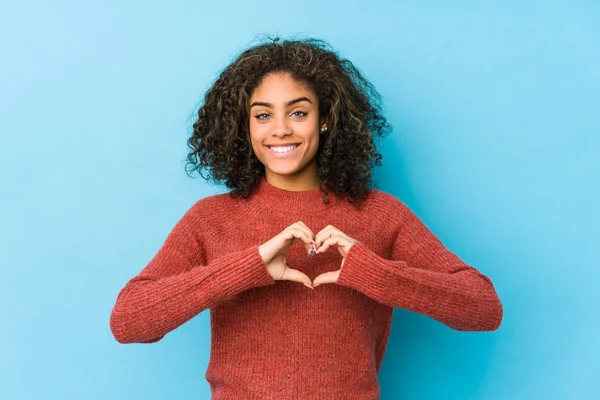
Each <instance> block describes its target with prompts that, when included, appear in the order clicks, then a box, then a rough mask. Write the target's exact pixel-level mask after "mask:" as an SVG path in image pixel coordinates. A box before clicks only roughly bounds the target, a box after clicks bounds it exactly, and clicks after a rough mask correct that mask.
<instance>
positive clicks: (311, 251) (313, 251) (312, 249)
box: [293, 221, 317, 256]
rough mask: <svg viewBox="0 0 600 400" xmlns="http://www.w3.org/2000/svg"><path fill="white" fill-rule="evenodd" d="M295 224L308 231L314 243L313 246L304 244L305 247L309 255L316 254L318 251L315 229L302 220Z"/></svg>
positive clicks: (309, 237)
mask: <svg viewBox="0 0 600 400" xmlns="http://www.w3.org/2000/svg"><path fill="white" fill-rule="evenodd" d="M293 226H298V227H300V229H302V230H303V231H304V232H306V234H307V236H308V239H309V240H310V241H311V243H312V246H304V247H305V248H306V250H307V251H308V254H309V255H311V256H313V255H315V254H316V252H317V243H316V242H315V240H314V237H315V234H314V233H313V231H312V230H311V229H310V228H309V227H308V226H306V224H305V223H304V222H302V221H298V222H296V223H295V224H294V225H293Z"/></svg>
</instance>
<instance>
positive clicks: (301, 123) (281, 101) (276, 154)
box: [249, 73, 322, 190]
mask: <svg viewBox="0 0 600 400" xmlns="http://www.w3.org/2000/svg"><path fill="white" fill-rule="evenodd" d="M249 115H250V121H249V127H250V139H251V141H252V149H253V150H254V154H256V157H257V158H258V159H259V160H260V162H261V163H262V164H263V165H264V166H265V175H266V179H267V182H269V183H270V184H272V185H274V186H277V187H280V188H283V189H287V190H309V189H316V188H318V187H319V183H318V177H317V160H316V157H315V155H316V154H317V150H318V148H319V135H320V133H319V129H320V127H321V126H322V125H321V124H320V122H321V121H320V119H319V102H318V99H317V96H316V95H315V94H314V93H313V92H312V91H310V90H309V89H308V88H307V87H306V85H304V84H302V83H300V82H298V81H296V80H294V79H293V78H292V77H291V76H290V75H289V74H287V73H272V74H269V75H267V76H265V77H264V79H263V80H262V82H261V83H260V85H259V86H258V87H257V88H256V89H255V91H254V92H253V93H252V96H251V98H250V113H249Z"/></svg>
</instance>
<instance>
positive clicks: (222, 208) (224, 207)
mask: <svg viewBox="0 0 600 400" xmlns="http://www.w3.org/2000/svg"><path fill="white" fill-rule="evenodd" d="M239 206H240V202H239V200H238V199H233V198H232V197H231V196H230V195H229V193H219V194H213V195H210V196H206V197H203V198H201V199H199V200H197V201H196V202H195V203H194V204H193V205H192V206H191V207H190V209H189V212H191V213H193V214H201V215H205V216H210V215H213V216H214V215H221V214H223V213H231V212H232V211H233V212H235V208H237V207H239Z"/></svg>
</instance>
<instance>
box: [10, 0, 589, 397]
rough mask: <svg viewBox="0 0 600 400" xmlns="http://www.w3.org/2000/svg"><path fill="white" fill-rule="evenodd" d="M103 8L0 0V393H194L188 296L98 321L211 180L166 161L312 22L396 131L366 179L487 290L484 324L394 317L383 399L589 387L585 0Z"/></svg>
mask: <svg viewBox="0 0 600 400" xmlns="http://www.w3.org/2000/svg"><path fill="white" fill-rule="evenodd" d="M84 3H85V4H84ZM123 3H124V2H121V1H102V2H91V1H89V2H76V1H72V2H68V1H53V2H50V1H21V2H18V4H17V2H10V3H9V2H3V4H2V6H1V12H0V42H1V45H0V52H1V54H0V56H1V63H0V87H1V89H0V134H1V135H2V136H1V142H0V143H1V144H0V160H1V162H2V168H0V179H1V185H0V187H1V189H0V190H1V193H2V194H1V197H0V206H1V207H0V208H1V211H0V213H1V214H0V220H1V225H0V227H1V231H0V235H1V236H0V243H1V246H2V249H1V257H2V261H1V264H2V269H1V272H2V278H1V279H0V282H1V283H0V284H1V290H0V301H2V307H1V310H2V311H0V312H1V313H2V314H1V318H2V324H1V325H0V346H1V348H0V352H1V356H0V380H1V382H0V398H2V399H7V400H8V399H10V400H13V399H14V400H20V399H88V400H92V399H166V398H173V399H208V398H209V393H210V391H209V387H208V383H207V382H206V381H205V379H204V373H205V369H206V366H207V363H208V355H209V345H210V337H209V314H208V311H206V312H203V313H201V314H200V315H198V316H197V317H196V318H194V319H192V320H191V321H189V322H188V323H186V324H184V325H183V326H182V327H180V328H179V329H176V330H175V331H173V332H171V333H170V334H168V335H167V336H166V337H165V338H164V339H163V340H162V341H161V342H159V343H156V344H152V345H138V344H135V345H121V344H118V343H117V342H116V341H115V340H114V338H113V337H112V335H111V332H110V330H109V324H108V322H109V315H110V311H111V309H112V306H113V304H114V301H115V299H116V296H117V294H118V292H119V290H120V289H121V288H122V287H123V285H124V284H125V283H126V281H127V280H128V279H130V278H131V277H133V276H134V275H136V274H137V273H138V272H139V271H140V270H141V269H142V268H143V267H144V266H145V264H146V263H147V262H148V261H149V260H150V259H151V257H152V256H154V254H155V252H156V251H157V250H158V248H159V247H160V245H161V244H162V242H163V241H164V239H165V238H166V235H167V234H168V232H169V231H170V230H171V228H172V227H173V226H174V224H175V223H176V222H177V220H178V219H179V218H180V217H181V216H182V215H183V213H184V212H185V211H186V210H187V209H188V208H189V207H190V206H191V205H192V204H193V203H194V202H195V201H196V200H197V199H200V198H202V197H204V196H207V195H211V194H215V193H221V192H224V191H225V190H226V189H225V188H224V187H214V186H210V185H208V184H207V183H206V182H205V181H204V180H202V179H195V180H192V179H190V178H188V177H187V176H186V174H185V172H184V167H183V166H184V158H185V155H186V151H187V147H186V144H185V141H186V139H187V136H188V135H189V133H190V129H191V123H192V122H193V118H194V113H195V111H196V109H197V107H198V106H199V105H200V102H201V99H202V96H203V94H204V92H205V91H206V89H207V88H208V87H209V86H210V84H211V83H212V81H213V80H214V79H215V78H216V76H217V74H218V73H219V72H220V70H221V69H222V68H223V67H224V66H225V65H226V64H228V63H229V62H230V61H231V60H232V58H233V57H234V56H235V55H236V54H237V53H238V52H239V51H241V50H242V49H243V48H245V47H246V46H248V45H250V44H252V43H255V42H254V39H255V38H256V36H257V34H280V35H283V36H286V35H289V34H304V35H305V36H316V37H321V38H323V39H325V40H327V41H329V42H330V43H331V44H332V45H333V46H334V47H335V48H336V49H337V50H339V51H340V53H341V54H342V55H343V56H345V57H347V58H349V59H350V60H352V61H353V62H354V63H355V64H356V65H357V66H358V67H359V68H360V69H361V70H362V71H363V72H364V73H365V74H366V76H367V77H368V78H370V79H371V81H372V82H373V83H374V84H375V86H376V87H377V88H378V89H379V91H380V92H381V93H382V95H383V96H384V101H385V106H386V112H387V115H388V117H389V119H390V122H391V124H392V125H393V127H394V132H393V133H392V134H391V135H390V136H388V137H387V138H386V139H385V140H384V141H383V142H382V148H381V151H382V153H383V156H384V159H383V163H384V166H383V167H381V168H378V169H376V172H375V178H376V181H377V184H378V186H379V188H380V189H382V190H385V191H387V192H389V193H392V194H394V195H395V196H397V197H398V198H400V199H402V200H403V201H404V202H405V203H406V204H407V205H408V206H409V207H411V209H412V210H413V211H414V212H415V213H417V215H419V217H421V218H422V220H423V221H424V222H426V223H427V225H428V226H429V227H430V229H431V230H433V231H434V232H435V233H436V234H437V235H438V236H439V237H440V238H441V239H442V241H443V242H444V243H445V244H446V245H447V247H449V248H450V249H452V250H453V251H454V252H456V253H457V254H458V255H459V256H460V257H461V258H463V259H464V260H465V261H466V262H468V263H470V264H472V265H474V266H475V267H476V268H478V269H479V270H480V271H482V272H483V273H485V274H486V275H488V276H489V277H490V278H491V279H492V280H493V282H494V284H495V286H496V289H497V291H498V293H499V295H500V297H501V299H502V301H503V304H504V309H505V316H504V321H503V323H502V326H501V327H500V329H499V330H498V331H496V332H484V333H482V332H480V333H477V332H458V331H453V330H451V329H450V328H447V327H445V326H444V325H442V324H440V323H438V322H436V321H434V320H432V319H430V318H428V317H425V316H423V315H420V314H416V313H413V312H410V311H406V310H401V309H397V310H396V311H395V314H394V320H393V324H392V333H391V339H390V344H389V346H388V351H387V353H386V357H385V360H384V363H383V367H382V370H381V372H380V375H379V377H380V382H381V387H382V399H384V400H386V399H511V400H512V399H590V398H593V397H594V396H598V394H599V393H600V389H599V388H598V385H597V382H598V380H597V379H598V376H600V361H599V359H600V351H599V346H598V343H597V337H598V333H597V332H598V328H599V324H598V316H599V313H598V312H597V306H598V304H600V298H599V297H600V296H599V295H598V293H597V286H598V282H599V279H600V272H599V268H598V238H599V237H600V229H599V226H600V218H599V213H598V205H599V204H600V189H599V184H598V181H599V179H598V174H599V172H600V168H599V167H600V162H599V161H598V154H599V150H600V119H599V118H598V111H599V109H600V5H599V4H598V2H593V1H512V0H511V1H503V2H489V1H475V0H474V1H455V2H452V5H451V6H450V5H448V2H444V1H418V2H417V1H414V2H406V1H402V2H398V1H370V2H366V1H360V2H359V1H344V2H337V1H336V2H324V1H309V0H304V1H300V2H293V3H288V2H273V1H267V2H250V1H231V0H229V1H227V2H224V4H222V5H216V3H217V2H208V1H206V2H200V1H197V2H192V1H185V2H184V1H170V2H167V1H164V2H157V1H143V2H141V1H129V2H126V4H123ZM340 385H343V382H340ZM596 398H600V397H596Z"/></svg>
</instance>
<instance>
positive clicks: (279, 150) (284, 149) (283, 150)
mask: <svg viewBox="0 0 600 400" xmlns="http://www.w3.org/2000/svg"><path fill="white" fill-rule="evenodd" d="M296 147H298V145H297V144H296V145H293V146H284V147H274V146H269V148H270V149H271V150H273V151H275V152H277V153H287V152H288V151H290V150H293V149H295V148H296Z"/></svg>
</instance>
